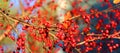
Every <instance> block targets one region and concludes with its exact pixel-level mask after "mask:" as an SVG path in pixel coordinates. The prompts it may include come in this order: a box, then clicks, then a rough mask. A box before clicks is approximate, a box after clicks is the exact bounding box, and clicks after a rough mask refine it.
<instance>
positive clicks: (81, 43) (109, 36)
mask: <svg viewBox="0 0 120 53" xmlns="http://www.w3.org/2000/svg"><path fill="white" fill-rule="evenodd" d="M119 34H120V32H117V33H115V34H112V35H108V37H107V38H115V39H120V37H112V36H116V35H119ZM92 35H94V34H92ZM102 38H103V37H102V36H101V37H96V38H93V39H91V40H88V41H83V42H80V43H78V44H77V45H83V44H85V43H86V42H91V41H95V40H99V39H102Z"/></svg>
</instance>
